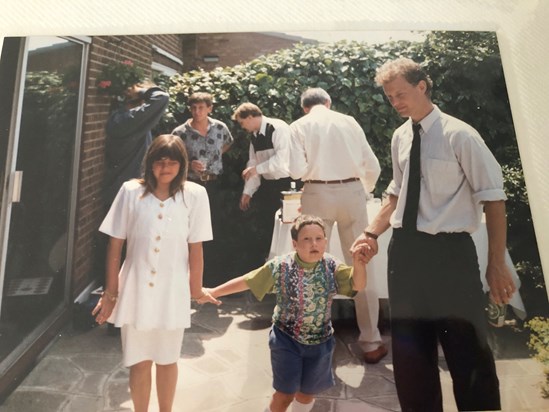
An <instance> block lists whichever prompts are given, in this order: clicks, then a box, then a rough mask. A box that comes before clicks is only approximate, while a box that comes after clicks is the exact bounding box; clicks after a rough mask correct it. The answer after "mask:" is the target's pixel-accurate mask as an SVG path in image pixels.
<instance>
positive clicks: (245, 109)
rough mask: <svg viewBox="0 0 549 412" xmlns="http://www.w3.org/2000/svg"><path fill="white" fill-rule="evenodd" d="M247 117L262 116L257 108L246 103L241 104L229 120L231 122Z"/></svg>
mask: <svg viewBox="0 0 549 412" xmlns="http://www.w3.org/2000/svg"><path fill="white" fill-rule="evenodd" d="M248 116H252V117H260V116H263V113H262V112H261V109H260V108H259V107H257V106H256V105H255V104H253V103H249V102H246V103H242V104H241V105H240V106H238V107H237V109H236V110H235V111H234V113H233V115H232V117H231V119H233V120H238V119H246V118H247V117H248Z"/></svg>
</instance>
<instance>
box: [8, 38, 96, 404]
mask: <svg viewBox="0 0 549 412" xmlns="http://www.w3.org/2000/svg"><path fill="white" fill-rule="evenodd" d="M51 37H59V38H62V39H66V40H69V41H72V42H75V43H78V44H79V45H81V46H82V57H81V67H80V85H79V89H78V96H79V98H78V107H77V118H76V127H75V140H74V147H73V151H72V162H71V163H72V172H71V176H70V183H69V187H70V194H69V199H67V201H68V202H69V203H68V204H69V206H68V207H69V211H68V222H67V251H66V255H65V268H66V272H65V280H64V292H63V301H62V302H59V305H58V306H57V307H56V308H55V309H54V310H53V311H52V313H50V314H49V315H48V316H46V318H45V319H44V321H43V322H42V323H41V324H40V325H39V326H38V327H37V328H36V329H35V330H34V331H32V332H31V333H30V334H29V336H27V337H26V338H25V339H24V340H23V341H22V342H21V344H20V345H19V346H18V347H17V348H16V349H15V350H14V351H13V352H12V353H11V354H10V355H8V356H7V357H6V358H5V359H3V360H0V402H2V401H3V399H4V398H5V397H6V396H7V395H8V394H9V393H10V392H11V391H12V390H13V389H15V387H17V385H18V384H19V383H20V382H21V380H22V377H24V376H25V375H26V374H27V373H28V372H29V371H30V370H31V369H32V368H33V367H34V365H35V364H36V360H37V358H39V357H40V355H41V354H42V353H43V351H44V350H45V349H46V348H47V347H48V346H49V345H50V344H51V342H52V341H53V340H54V339H55V338H56V336H57V333H58V332H59V330H61V328H62V327H63V326H65V325H66V323H67V321H68V320H69V319H70V310H69V309H70V301H71V297H72V296H71V295H72V282H71V280H72V273H73V272H72V270H73V267H72V265H73V261H74V256H73V255H74V250H75V247H74V241H75V232H76V230H75V227H76V215H77V213H76V212H77V201H78V181H79V179H78V177H79V172H80V167H79V166H80V152H81V140H82V131H83V119H84V103H85V97H86V86H87V83H88V79H87V73H88V70H87V69H88V67H87V66H88V55H89V48H90V44H91V42H92V38H91V37H89V36H51ZM29 38H30V36H29V37H25V38H23V39H22V42H21V43H22V44H21V47H20V51H19V57H18V61H17V68H16V75H15V82H16V83H15V84H16V85H15V87H14V95H13V104H12V113H11V117H10V131H9V136H8V145H7V152H6V165H5V175H4V176H5V177H4V181H3V182H0V183H1V184H2V188H3V189H2V190H3V191H4V193H3V196H2V202H1V204H0V228H1V229H0V310H1V307H2V295H3V288H4V281H5V265H6V258H7V249H8V241H9V233H10V222H11V209H12V203H13V202H12V196H13V191H14V178H15V171H16V170H15V169H16V164H17V153H18V145H19V135H20V127H21V113H22V107H23V95H24V87H25V78H26V71H27V60H28V57H27V56H28V45H29Z"/></svg>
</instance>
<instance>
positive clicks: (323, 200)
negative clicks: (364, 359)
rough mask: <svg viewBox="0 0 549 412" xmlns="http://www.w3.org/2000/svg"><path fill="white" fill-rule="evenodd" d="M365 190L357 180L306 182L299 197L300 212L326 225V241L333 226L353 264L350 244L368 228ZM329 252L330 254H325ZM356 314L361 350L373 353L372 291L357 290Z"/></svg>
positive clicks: (375, 307) (375, 306) (375, 301)
mask: <svg viewBox="0 0 549 412" xmlns="http://www.w3.org/2000/svg"><path fill="white" fill-rule="evenodd" d="M366 201H367V197H366V191H365V190H364V186H363V185H362V183H361V182H360V181H356V182H349V183H332V184H323V183H305V186H304V187H303V195H302V197H301V213H303V214H308V215H314V216H318V217H320V218H322V220H324V223H325V225H326V237H327V238H328V240H329V239H330V236H331V234H332V229H333V226H334V223H336V222H337V230H338V233H339V239H340V242H341V249H342V251H343V255H344V258H345V263H346V264H348V265H352V264H353V258H352V256H351V254H350V253H349V249H350V248H351V245H352V244H353V242H354V241H355V239H356V238H357V237H358V236H359V235H360V234H361V233H362V231H363V230H364V228H365V227H366V226H367V225H368V212H367V210H366ZM328 252H329V251H328ZM354 300H355V311H356V319H357V324H358V328H359V330H360V336H359V338H358V341H359V344H360V345H361V347H362V349H363V350H365V351H367V352H369V351H372V350H375V349H376V348H377V347H378V346H379V343H380V342H381V336H380V333H379V329H378V327H377V321H378V317H379V298H378V296H377V293H376V292H375V291H373V290H370V289H368V287H366V289H364V290H361V291H359V292H358V293H357V294H356V296H355V298H354Z"/></svg>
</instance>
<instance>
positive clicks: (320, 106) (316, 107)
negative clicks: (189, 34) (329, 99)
mask: <svg viewBox="0 0 549 412" xmlns="http://www.w3.org/2000/svg"><path fill="white" fill-rule="evenodd" d="M322 110H330V109H328V108H327V107H326V106H324V105H323V104H322V103H321V104H315V105H314V106H313V107H311V110H309V113H311V112H316V111H322Z"/></svg>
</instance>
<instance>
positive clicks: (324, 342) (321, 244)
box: [209, 215, 369, 412]
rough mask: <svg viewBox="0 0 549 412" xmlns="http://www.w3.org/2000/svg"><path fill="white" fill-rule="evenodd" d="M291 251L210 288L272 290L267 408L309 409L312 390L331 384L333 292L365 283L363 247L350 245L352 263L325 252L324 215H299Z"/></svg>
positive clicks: (218, 291)
mask: <svg viewBox="0 0 549 412" xmlns="http://www.w3.org/2000/svg"><path fill="white" fill-rule="evenodd" d="M291 235H292V243H293V246H294V249H295V253H290V254H287V255H283V256H278V257H275V258H274V259H272V260H270V261H268V262H267V263H266V264H265V265H264V266H262V267H260V268H258V269H256V270H253V271H251V272H250V273H248V274H246V275H243V276H240V277H237V278H234V279H231V280H229V281H228V282H226V283H224V284H222V285H220V286H217V287H215V288H213V289H211V290H209V292H210V294H211V295H212V296H213V297H216V298H217V297H220V296H225V295H229V294H232V293H237V292H242V291H244V290H248V289H250V290H251V291H252V293H253V294H254V295H255V296H256V297H257V298H258V299H259V300H261V299H263V297H264V296H265V294H267V293H274V294H275V295H276V306H275V309H274V313H273V327H272V329H271V332H270V335H269V347H270V349H271V364H272V370H273V387H274V389H275V393H274V394H273V397H272V399H271V403H270V407H269V408H267V409H266V411H270V412H284V411H286V409H287V408H288V406H290V404H291V405H292V411H294V412H297V411H303V412H307V411H310V410H311V409H312V407H313V403H314V394H316V393H319V392H321V391H324V390H326V389H328V388H330V387H331V386H333V385H334V377H333V373H332V355H333V349H334V347H335V339H334V337H333V328H332V321H331V307H332V301H333V298H334V296H335V295H336V294H340V295H346V296H350V297H352V296H353V295H354V294H355V293H356V291H358V290H361V289H364V288H365V287H366V266H365V265H366V263H367V262H368V260H369V257H368V256H369V255H368V254H367V251H366V248H365V247H357V248H355V249H353V250H352V255H353V266H352V267H351V266H347V265H345V264H343V263H341V262H339V261H338V260H337V259H336V258H334V257H333V256H331V255H329V254H325V251H326V244H327V240H326V232H325V229H324V222H323V221H322V219H320V218H318V217H315V216H309V215H303V216H300V217H299V218H298V219H296V221H295V222H294V224H293V226H292V229H291Z"/></svg>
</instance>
